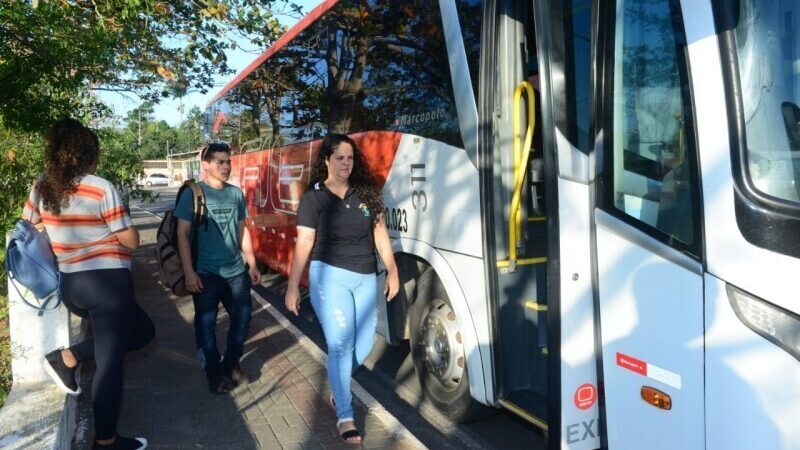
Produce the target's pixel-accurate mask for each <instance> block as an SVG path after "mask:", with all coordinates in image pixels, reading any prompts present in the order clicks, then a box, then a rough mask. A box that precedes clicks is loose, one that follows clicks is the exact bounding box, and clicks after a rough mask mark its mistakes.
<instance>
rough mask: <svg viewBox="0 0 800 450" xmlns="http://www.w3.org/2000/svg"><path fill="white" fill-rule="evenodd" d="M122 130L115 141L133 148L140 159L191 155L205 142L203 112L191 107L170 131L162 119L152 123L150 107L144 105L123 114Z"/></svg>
mask: <svg viewBox="0 0 800 450" xmlns="http://www.w3.org/2000/svg"><path fill="white" fill-rule="evenodd" d="M140 110H141V112H142V114H141V116H140V115H139V111H140ZM140 117H141V120H140V119H139V118H140ZM122 131H123V132H122V134H121V135H120V136H118V137H117V139H118V140H119V141H120V142H121V143H122V144H124V145H126V146H127V147H128V148H130V149H136V151H137V152H138V155H139V157H140V158H141V159H158V158H165V157H167V155H168V154H172V155H174V154H178V153H186V152H191V151H194V150H195V149H197V147H198V146H200V145H203V143H204V142H205V134H204V131H203V113H202V112H201V111H200V108H197V107H195V108H192V110H191V111H189V114H188V116H187V117H186V119H184V121H183V122H182V123H181V124H180V125H179V126H178V127H175V128H173V127H170V126H169V124H167V122H165V121H163V120H160V121H154V120H152V107H150V106H149V105H147V104H144V105H142V106H141V107H140V108H137V109H135V110H133V111H131V112H130V113H129V114H128V115H127V117H126V118H125V128H124V129H123V130H122Z"/></svg>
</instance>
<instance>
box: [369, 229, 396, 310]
mask: <svg viewBox="0 0 800 450" xmlns="http://www.w3.org/2000/svg"><path fill="white" fill-rule="evenodd" d="M373 235H374V236H375V250H377V251H378V256H380V257H381V261H383V265H384V267H386V287H385V288H384V290H383V293H384V294H386V301H389V302H390V301H392V299H394V297H395V296H396V295H397V292H398V291H399V290H400V277H399V274H398V273H397V264H396V263H395V261H394V252H393V251H392V241H391V240H390V239H389V231H388V230H387V229H386V222H384V221H383V217H381V218H379V219H378V222H377V223H376V224H375V229H374V231H373Z"/></svg>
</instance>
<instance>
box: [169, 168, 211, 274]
mask: <svg viewBox="0 0 800 450" xmlns="http://www.w3.org/2000/svg"><path fill="white" fill-rule="evenodd" d="M185 189H190V190H191V191H192V212H193V214H194V216H193V217H192V242H191V248H192V267H193V268H195V269H196V268H197V247H198V241H197V240H198V234H199V233H198V230H199V228H200V224H203V225H204V226H205V227H206V229H208V221H207V220H206V219H207V215H208V214H207V213H208V211H207V210H206V194H205V192H204V191H203V187H202V186H200V185H199V184H198V183H195V182H194V180H186V181H184V183H183V186H181V189H180V191H179V192H178V197H177V198H176V199H175V201H176V202H177V201H178V199H180V195H181V193H182V192H183V191H184V190H185Z"/></svg>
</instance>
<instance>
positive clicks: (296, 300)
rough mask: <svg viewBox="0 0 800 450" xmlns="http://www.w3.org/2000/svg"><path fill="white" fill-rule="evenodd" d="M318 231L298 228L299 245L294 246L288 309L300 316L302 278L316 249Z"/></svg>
mask: <svg viewBox="0 0 800 450" xmlns="http://www.w3.org/2000/svg"><path fill="white" fill-rule="evenodd" d="M316 234H317V233H316V230H314V229H312V228H306V227H297V243H296V244H295V246H294V256H293V257H292V270H291V272H289V284H288V286H287V287H286V299H285V303H286V309H288V310H289V311H291V312H293V313H294V315H295V316H296V315H298V314H300V278H302V276H303V270H304V269H305V268H306V264H308V258H309V257H310V256H311V250H312V249H313V248H314V238H315V236H316Z"/></svg>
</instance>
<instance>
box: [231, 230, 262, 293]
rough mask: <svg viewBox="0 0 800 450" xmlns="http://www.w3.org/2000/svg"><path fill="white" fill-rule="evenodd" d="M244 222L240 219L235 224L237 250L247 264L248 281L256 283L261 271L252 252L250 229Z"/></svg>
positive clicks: (258, 281) (259, 280)
mask: <svg viewBox="0 0 800 450" xmlns="http://www.w3.org/2000/svg"><path fill="white" fill-rule="evenodd" d="M244 222H245V221H244V220H241V221H239V223H238V224H237V225H236V235H237V237H238V242H239V250H241V252H242V255H243V256H244V260H245V262H247V265H248V266H249V270H248V272H249V274H250V281H252V282H253V284H256V283H260V282H261V272H260V271H259V270H258V266H257V265H256V254H255V252H253V240H252V238H251V237H250V230H249V229H248V228H247V226H245V224H244Z"/></svg>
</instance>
